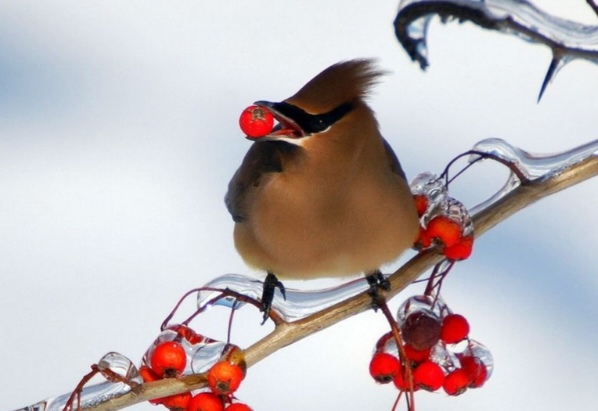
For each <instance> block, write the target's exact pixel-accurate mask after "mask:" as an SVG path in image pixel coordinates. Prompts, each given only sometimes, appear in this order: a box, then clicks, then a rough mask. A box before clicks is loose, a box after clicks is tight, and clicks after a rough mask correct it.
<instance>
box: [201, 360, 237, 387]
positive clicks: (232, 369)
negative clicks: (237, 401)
mask: <svg viewBox="0 0 598 411" xmlns="http://www.w3.org/2000/svg"><path fill="white" fill-rule="evenodd" d="M244 377H245V373H244V371H243V369H242V368H241V367H240V366H238V365H237V364H233V363H231V362H229V361H218V362H217V363H216V364H214V365H213V366H212V368H210V371H208V385H209V386H210V389H211V390H212V392H213V393H215V394H220V395H229V394H232V393H233V392H235V391H237V389H238V388H239V386H240V385H241V381H242V380H243V378H244Z"/></svg>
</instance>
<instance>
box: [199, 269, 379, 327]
mask: <svg viewBox="0 0 598 411" xmlns="http://www.w3.org/2000/svg"><path fill="white" fill-rule="evenodd" d="M207 287H209V288H211V289H217V290H223V289H227V288H228V289H229V290H232V291H235V292H237V293H239V294H243V295H245V296H247V297H250V298H252V299H254V300H259V299H260V298H261V295H262V289H263V283H262V281H259V280H256V279H255V278H253V277H247V276H243V275H239V274H226V275H223V276H220V277H218V278H216V279H214V280H212V281H211V282H209V283H208V284H206V288H207ZM368 287H369V285H368V283H367V281H366V280H365V279H364V278H358V279H356V280H353V281H349V282H347V283H343V284H341V285H339V286H336V287H331V288H326V289H322V290H314V291H299V290H293V289H287V290H286V299H284V298H283V296H282V295H281V294H280V291H279V290H276V293H275V295H274V301H273V302H272V310H274V311H276V312H277V313H278V314H279V315H280V316H281V317H282V319H283V320H285V321H296V320H299V319H302V318H305V317H307V316H309V315H310V314H313V313H315V312H317V311H320V310H323V309H325V308H327V307H330V306H331V305H334V304H336V303H338V302H341V301H343V300H345V299H347V298H349V297H351V296H353V295H356V294H358V293H360V292H362V291H365V290H366V289H367V288H368ZM219 294H221V292H220V291H202V292H201V293H200V294H199V297H198V300H197V306H198V308H199V309H203V307H204V306H205V305H206V304H210V302H211V301H213V300H214V298H216V297H217V296H218V295H219ZM233 303H234V298H226V299H221V300H218V301H217V302H215V303H214V304H215V305H224V306H228V307H232V306H233ZM240 306H241V305H239V304H237V305H235V308H239V307H240Z"/></svg>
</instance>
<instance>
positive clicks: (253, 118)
mask: <svg viewBox="0 0 598 411" xmlns="http://www.w3.org/2000/svg"><path fill="white" fill-rule="evenodd" d="M273 125H274V116H273V115H272V113H270V112H269V111H268V110H266V109H265V108H263V107H258V106H249V107H247V108H246V109H245V110H243V112H242V113H241V117H239V126H240V127H241V130H242V131H243V133H245V134H246V135H247V137H251V138H259V137H264V136H265V135H267V134H268V133H269V132H270V131H271V130H272V126H273Z"/></svg>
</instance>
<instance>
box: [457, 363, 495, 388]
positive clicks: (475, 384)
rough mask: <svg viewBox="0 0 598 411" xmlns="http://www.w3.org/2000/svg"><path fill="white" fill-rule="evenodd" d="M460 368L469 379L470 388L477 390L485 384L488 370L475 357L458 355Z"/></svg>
mask: <svg viewBox="0 0 598 411" xmlns="http://www.w3.org/2000/svg"><path fill="white" fill-rule="evenodd" d="M458 357H459V362H461V368H462V369H463V371H465V373H466V374H467V377H468V378H469V386H470V387H471V388H479V387H481V386H482V385H484V383H485V382H486V379H487V378H488V369H487V368H486V366H485V365H484V363H483V362H482V360H480V359H479V358H477V357H474V356H471V355H465V356H463V355H458Z"/></svg>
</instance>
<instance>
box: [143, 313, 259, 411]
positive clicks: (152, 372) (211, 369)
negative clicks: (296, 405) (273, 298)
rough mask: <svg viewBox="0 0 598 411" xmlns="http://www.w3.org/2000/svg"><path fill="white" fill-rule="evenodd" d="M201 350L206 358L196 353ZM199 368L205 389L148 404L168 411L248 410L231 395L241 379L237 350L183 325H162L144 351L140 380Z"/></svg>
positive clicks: (241, 365) (242, 372) (241, 364)
mask: <svg viewBox="0 0 598 411" xmlns="http://www.w3.org/2000/svg"><path fill="white" fill-rule="evenodd" d="M201 350H203V351H204V352H205V353H208V357H207V358H205V357H204V358H201V355H198V353H199V352H200V351H201ZM216 351H217V352H218V353H220V355H219V356H218V357H216V360H215V361H214V360H213V359H212V357H213V354H214V353H215V352H216ZM202 354H203V352H202ZM194 368H198V369H194ZM203 370H207V372H208V386H209V390H205V391H201V392H198V393H196V394H195V395H193V394H192V393H190V392H184V393H181V394H175V395H171V396H169V397H164V398H158V399H155V400H150V403H152V404H154V405H158V404H161V405H164V406H165V407H166V408H168V409H170V410H171V411H251V408H249V406H247V405H246V404H243V403H240V402H236V401H235V398H234V396H233V394H234V393H235V391H236V390H237V389H238V388H239V386H240V385H241V381H242V380H243V378H245V371H246V366H245V361H244V357H243V352H242V351H241V349H239V348H238V347H236V346H233V345H230V344H223V343H220V342H218V341H216V340H212V339H210V338H206V337H204V336H201V335H199V334H197V333H196V332H195V331H194V330H193V329H191V328H189V327H187V326H185V325H180V324H179V325H172V326H169V327H168V328H166V329H165V330H164V331H163V332H162V333H161V334H160V336H158V338H157V339H156V340H155V341H154V343H153V344H152V346H151V347H150V348H149V349H148V350H147V352H146V353H145V355H144V356H143V360H142V364H141V366H140V367H139V373H140V375H141V377H142V378H143V381H144V382H153V381H157V380H160V379H162V378H176V377H180V376H182V375H185V374H190V373H193V372H201V371H203Z"/></svg>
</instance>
